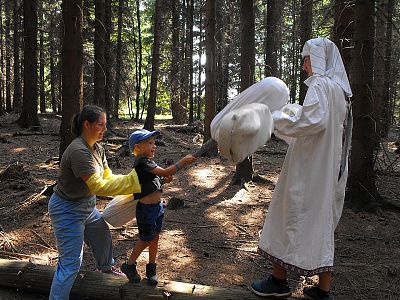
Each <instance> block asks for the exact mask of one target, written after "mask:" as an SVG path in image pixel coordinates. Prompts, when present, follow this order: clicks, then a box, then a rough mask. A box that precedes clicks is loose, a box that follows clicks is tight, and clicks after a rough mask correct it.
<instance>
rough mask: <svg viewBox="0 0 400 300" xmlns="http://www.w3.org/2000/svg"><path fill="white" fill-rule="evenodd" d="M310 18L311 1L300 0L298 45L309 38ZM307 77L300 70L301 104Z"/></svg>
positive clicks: (311, 13)
mask: <svg viewBox="0 0 400 300" xmlns="http://www.w3.org/2000/svg"><path fill="white" fill-rule="evenodd" d="M312 20H313V2H312V1H309V0H301V9H300V32H301V39H300V46H301V47H303V45H304V44H305V43H306V41H308V40H309V39H310V38H311V31H312ZM306 79H307V73H306V72H300V92H299V104H300V105H302V104H303V102H304V97H305V96H306V92H307V86H306V85H305V84H303V82H304V80H306Z"/></svg>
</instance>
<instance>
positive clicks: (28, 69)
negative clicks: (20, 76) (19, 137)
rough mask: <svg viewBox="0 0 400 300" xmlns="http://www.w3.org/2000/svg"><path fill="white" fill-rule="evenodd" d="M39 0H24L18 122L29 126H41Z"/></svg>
mask: <svg viewBox="0 0 400 300" xmlns="http://www.w3.org/2000/svg"><path fill="white" fill-rule="evenodd" d="M37 8H38V2H37V0H24V1H23V9H24V89H23V103H22V111H21V115H20V117H19V119H18V121H17V122H18V124H19V125H20V126H21V127H24V128H29V127H32V126H40V123H39V118H38V110H37V108H38V74H37V72H38V70H37V52H38V45H37V32H38V16H37Z"/></svg>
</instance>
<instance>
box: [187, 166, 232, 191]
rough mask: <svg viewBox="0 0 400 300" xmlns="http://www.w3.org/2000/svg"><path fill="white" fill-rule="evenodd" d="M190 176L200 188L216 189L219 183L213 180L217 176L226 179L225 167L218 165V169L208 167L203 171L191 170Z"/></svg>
mask: <svg viewBox="0 0 400 300" xmlns="http://www.w3.org/2000/svg"><path fill="white" fill-rule="evenodd" d="M189 174H190V176H192V177H193V178H194V182H195V183H196V185H197V186H198V187H204V188H214V187H215V185H216V184H218V181H215V180H213V178H214V177H215V176H217V177H219V178H221V177H224V176H225V167H223V166H221V165H218V167H214V166H207V167H205V168H202V169H200V168H199V169H191V170H189ZM221 174H223V175H221Z"/></svg>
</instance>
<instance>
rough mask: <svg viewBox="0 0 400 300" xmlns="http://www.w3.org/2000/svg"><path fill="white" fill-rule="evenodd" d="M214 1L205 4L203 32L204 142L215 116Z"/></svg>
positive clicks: (208, 137)
mask: <svg viewBox="0 0 400 300" xmlns="http://www.w3.org/2000/svg"><path fill="white" fill-rule="evenodd" d="M215 12H216V7H215V1H214V0H206V2H205V22H206V23H205V31H206V74H205V75H206V78H205V84H206V90H205V101H204V102H205V108H204V140H203V142H206V141H208V140H209V139H210V138H211V128H210V125H211V121H212V119H213V118H214V116H215V100H216V53H215V51H216V46H215V30H216V28H215Z"/></svg>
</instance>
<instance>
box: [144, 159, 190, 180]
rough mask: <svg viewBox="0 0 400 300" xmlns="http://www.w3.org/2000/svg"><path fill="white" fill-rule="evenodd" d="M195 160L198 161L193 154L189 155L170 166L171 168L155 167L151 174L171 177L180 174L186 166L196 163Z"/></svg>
mask: <svg viewBox="0 0 400 300" xmlns="http://www.w3.org/2000/svg"><path fill="white" fill-rule="evenodd" d="M195 159H196V157H194V156H193V155H192V154H188V155H186V156H185V157H183V158H181V159H180V160H179V161H178V162H176V163H175V164H173V165H170V166H169V167H167V168H165V169H164V168H162V167H160V166H157V167H155V168H154V169H152V170H151V173H153V174H156V175H158V176H163V177H169V176H172V175H174V174H175V173H176V172H178V171H179V170H180V169H181V168H183V167H184V166H186V165H188V164H191V163H192V162H194V161H195Z"/></svg>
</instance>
